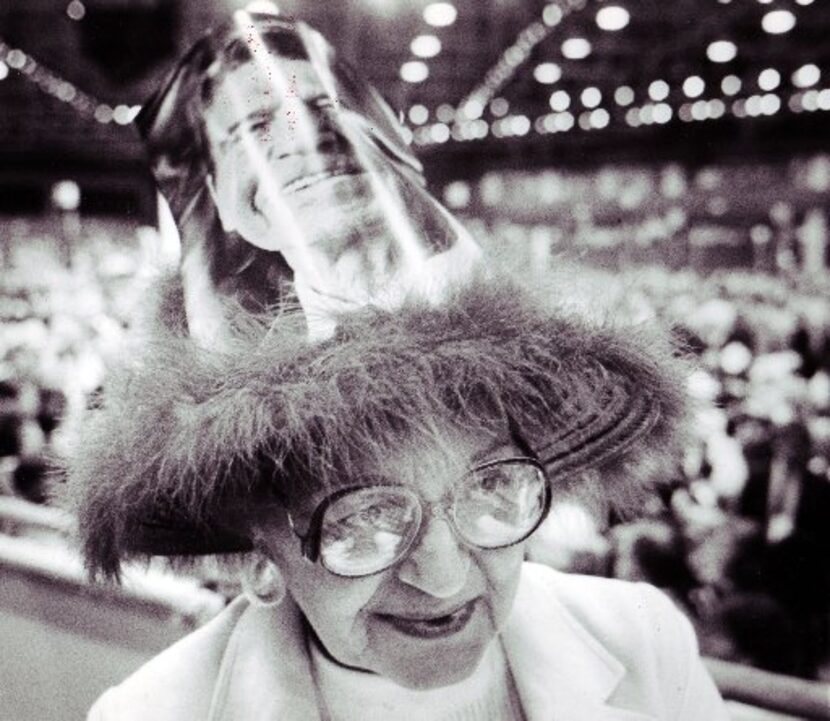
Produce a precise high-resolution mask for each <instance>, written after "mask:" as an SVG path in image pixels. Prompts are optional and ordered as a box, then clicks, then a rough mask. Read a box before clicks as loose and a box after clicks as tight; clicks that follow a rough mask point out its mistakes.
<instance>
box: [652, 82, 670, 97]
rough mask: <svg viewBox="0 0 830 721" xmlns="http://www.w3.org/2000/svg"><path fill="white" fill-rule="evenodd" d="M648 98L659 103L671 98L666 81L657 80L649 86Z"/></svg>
mask: <svg viewBox="0 0 830 721" xmlns="http://www.w3.org/2000/svg"><path fill="white" fill-rule="evenodd" d="M648 96H649V97H650V98H651V99H652V100H654V101H655V102H658V101H660V100H665V99H666V98H667V97H668V96H669V84H668V83H667V82H666V81H665V80H655V81H654V82H653V83H651V84H650V85H649V86H648Z"/></svg>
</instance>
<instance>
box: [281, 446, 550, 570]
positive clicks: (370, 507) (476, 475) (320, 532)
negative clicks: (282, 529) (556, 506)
mask: <svg viewBox="0 0 830 721" xmlns="http://www.w3.org/2000/svg"><path fill="white" fill-rule="evenodd" d="M550 496H551V490H550V484H549V482H548V479H547V476H546V475H545V471H544V468H543V467H542V466H541V464H540V463H539V462H538V461H536V460H534V459H532V458H524V457H519V458H505V459H500V460H495V461H489V462H487V463H483V464H481V465H479V466H476V467H475V468H473V469H472V470H470V471H468V472H467V473H466V474H464V476H463V477H462V478H460V479H459V480H458V481H457V482H456V483H455V484H454V485H453V486H452V487H451V488H450V489H449V491H448V492H447V494H446V495H445V496H444V498H442V499H441V500H439V501H436V502H434V503H428V502H426V501H423V500H422V499H421V498H419V497H418V495H417V494H416V493H415V492H414V491H412V490H410V489H408V488H405V487H403V486H387V485H367V486H357V487H350V488H344V489H341V490H339V491H337V492H335V493H333V494H332V495H330V496H328V497H327V498H326V499H325V500H324V501H323V502H322V503H320V505H319V506H317V508H316V509H315V510H314V512H313V514H312V516H311V520H310V522H309V526H308V531H307V532H306V533H305V534H302V533H300V532H298V531H297V529H296V528H295V526H294V519H293V518H292V517H291V514H289V516H288V519H289V522H290V524H291V528H292V529H293V530H294V533H295V534H296V535H297V536H298V537H299V538H300V540H301V541H302V550H303V555H304V556H305V557H306V558H308V559H309V560H310V561H313V562H315V563H316V562H317V561H318V560H319V561H320V563H321V564H322V565H323V566H324V567H325V568H326V569H328V570H329V571H330V572H331V573H334V574H336V575H338V576H348V577H355V576H368V575H371V574H373V573H378V572H380V571H383V570H384V569H386V568H389V567H390V566H392V565H394V564H395V563H397V562H398V561H400V560H401V559H403V558H404V557H405V556H406V554H407V553H408V551H409V549H410V548H411V546H412V544H413V543H414V541H415V539H416V538H417V537H418V534H419V532H420V530H421V526H422V524H423V521H424V518H425V515H426V514H429V515H430V516H439V517H442V518H444V519H445V520H446V521H447V522H448V523H449V525H450V526H451V527H452V529H453V530H454V532H455V534H456V535H457V536H458V538H460V539H461V540H462V541H463V542H464V543H465V544H467V545H468V546H471V547H473V548H483V549H494V548H505V547H506V546H512V545H514V544H516V543H520V542H521V541H523V540H525V539H526V538H527V537H528V536H530V534H531V533H533V532H534V531H535V530H536V529H537V528H538V527H539V524H540V523H541V522H542V521H543V520H544V518H545V516H546V515H547V512H548V509H549V508H550Z"/></svg>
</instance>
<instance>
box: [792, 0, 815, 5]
mask: <svg viewBox="0 0 830 721" xmlns="http://www.w3.org/2000/svg"><path fill="white" fill-rule="evenodd" d="M795 4H796V5H812V4H813V0H795Z"/></svg>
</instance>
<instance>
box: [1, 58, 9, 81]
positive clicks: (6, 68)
mask: <svg viewBox="0 0 830 721" xmlns="http://www.w3.org/2000/svg"><path fill="white" fill-rule="evenodd" d="M7 77H9V66H8V65H6V63H4V62H3V61H2V60H0V80H5V79H6V78H7Z"/></svg>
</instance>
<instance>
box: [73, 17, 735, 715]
mask: <svg viewBox="0 0 830 721" xmlns="http://www.w3.org/2000/svg"><path fill="white" fill-rule="evenodd" d="M138 122H139V127H140V129H141V131H142V133H143V135H144V137H145V139H146V142H147V146H148V148H149V151H150V156H151V159H152V161H153V166H154V172H155V174H156V177H157V179H158V181H159V184H160V187H161V189H162V191H163V192H164V194H165V195H166V196H167V198H168V200H169V202H170V206H171V208H172V210H173V213H174V215H175V217H176V220H177V222H178V226H179V229H180V232H181V239H182V260H181V265H180V268H179V272H178V273H177V274H176V275H175V277H173V278H168V279H166V280H164V281H160V282H159V283H158V286H157V293H156V302H155V303H154V304H152V312H151V313H148V316H149V318H148V323H147V324H146V325H145V326H144V327H143V328H142V335H141V336H140V341H139V342H138V343H136V346H135V351H134V353H131V354H129V356H128V357H129V360H128V361H126V362H125V363H123V364H122V367H121V368H120V369H119V370H117V371H114V372H113V374H112V376H111V379H110V382H109V384H108V386H107V392H106V394H105V398H104V403H103V407H102V408H100V409H98V410H96V411H93V412H92V413H91V417H90V418H89V420H88V422H87V425H86V430H85V435H84V440H83V442H82V443H81V444H80V448H82V452H79V454H78V457H77V458H76V459H75V461H74V463H73V464H72V468H71V474H70V484H69V486H70V489H71V492H72V493H71V497H72V498H73V501H74V504H75V508H76V509H77V513H78V518H79V523H80V532H81V537H82V539H83V542H84V549H85V552H86V555H87V559H88V562H89V565H90V568H91V569H92V571H93V572H95V573H98V574H101V575H104V576H109V577H117V576H118V573H119V569H120V565H121V563H122V562H123V561H124V560H128V559H136V558H146V557H149V556H156V555H161V556H169V557H172V558H173V559H174V560H175V563H177V564H182V563H184V562H186V561H187V560H188V559H190V560H193V559H197V558H198V557H199V556H203V555H205V554H223V555H224V557H226V558H228V559H229V560H228V565H229V566H235V567H236V568H238V569H240V572H241V574H242V578H243V587H244V588H245V590H246V592H245V594H243V596H241V597H240V598H239V599H237V600H235V601H233V602H232V603H231V604H230V605H229V606H228V607H227V609H226V610H225V611H223V612H222V613H221V614H220V615H219V616H218V617H217V618H215V619H214V620H213V621H211V622H210V623H208V624H207V625H206V626H204V627H203V628H201V629H200V630H198V631H196V632H195V633H193V634H192V635H190V636H189V637H187V638H185V639H184V640H182V641H180V642H178V643H176V644H175V645H173V646H172V647H171V648H170V649H168V650H167V651H165V652H164V653H162V654H161V655H160V656H158V657H157V658H155V659H154V660H152V661H151V662H149V663H148V664H147V665H146V666H144V667H143V668H142V669H140V670H139V671H138V672H137V673H135V674H134V675H133V676H132V677H131V678H129V679H127V680H126V681H124V682H123V683H122V684H121V685H119V686H118V687H116V688H113V689H110V690H109V691H107V692H106V693H105V694H104V695H103V696H102V697H101V698H100V699H99V701H98V702H97V703H96V704H95V706H94V707H93V709H92V711H91V713H90V718H91V719H96V720H101V719H153V720H154V721H159V720H160V721H165V720H168V719H169V720H170V721H173V720H174V719H175V720H176V721H183V720H186V719H193V720H194V721H195V720H196V719H199V720H204V719H210V720H212V721H220V720H223V721H230V720H231V719H239V720H243V719H244V720H245V721H256V720H258V719H262V720H263V721H264V720H265V719H330V720H332V721H340V720H344V721H345V720H347V719H362V720H365V719H435V720H438V719H440V720H444V719H447V720H449V719H458V720H461V719H469V720H471V721H472V720H474V719H493V720H495V719H499V720H507V719H526V720H527V721H537V720H541V719H555V720H556V721H575V720H576V719H586V720H587V719H628V720H631V721H633V720H634V719H666V720H671V721H677V720H691V719H700V720H701V721H704V720H705V721H712V720H713V719H722V718H725V716H724V712H723V709H722V704H721V701H720V698H719V697H718V694H717V692H716V690H715V688H714V686H713V684H712V682H711V681H710V679H709V678H708V676H707V674H706V672H705V671H704V669H703V666H702V665H701V663H700V660H699V658H698V655H697V647H696V642H695V638H694V635H693V633H692V631H691V629H690V626H689V623H688V622H687V621H685V620H684V618H683V617H682V616H681V615H680V614H679V613H678V612H677V611H676V610H675V609H674V607H673V606H672V605H671V603H670V602H669V601H668V600H666V599H665V598H664V597H663V596H661V595H660V593H659V592H657V591H655V590H654V589H652V588H650V587H648V586H644V585H629V584H625V583H621V582H616V581H610V580H606V579H597V578H588V577H579V576H568V575H565V574H562V573H558V572H555V571H553V570H550V569H548V568H545V567H541V566H535V565H533V564H529V563H525V562H524V551H525V544H526V542H527V540H528V539H529V538H530V537H531V535H532V534H533V532H534V531H535V530H536V529H537V528H538V527H539V525H540V524H541V523H542V521H543V520H544V518H545V515H546V513H547V512H548V509H549V507H550V506H551V504H552V503H556V502H557V500H558V499H559V498H562V497H564V496H566V495H567V496H572V495H573V494H578V493H580V492H581V491H583V490H586V488H587V492H590V493H592V494H593V496H594V497H595V498H596V497H601V498H603V499H605V500H607V501H608V502H609V504H611V503H616V504H624V503H625V502H626V501H628V502H630V501H631V500H632V499H633V500H636V484H635V483H634V482H632V479H633V478H635V477H637V475H638V471H637V469H638V467H639V464H641V463H652V462H654V461H655V460H656V459H659V457H660V455H661V454H662V453H664V452H666V450H667V449H668V448H670V446H671V441H672V438H673V435H674V433H675V428H676V426H677V425H678V422H679V419H680V417H681V415H682V400H681V394H680V392H679V390H678V389H679V387H680V382H679V378H680V376H679V374H678V371H677V369H676V368H675V366H674V361H673V360H672V359H671V356H670V354H665V353H664V354H662V355H660V354H659V352H658V351H657V350H655V348H656V347H657V346H656V345H655V341H654V339H650V338H648V337H646V336H644V335H643V334H642V333H638V334H633V333H632V331H631V330H630V329H629V330H628V331H625V332H622V331H615V330H614V329H613V328H611V327H610V326H608V325H607V324H605V325H600V324H596V323H590V322H588V321H586V320H585V319H583V318H580V317H579V316H578V315H577V314H576V313H575V312H573V311H571V312H566V311H565V310H563V306H562V305H561V304H557V303H556V302H555V300H554V299H553V298H554V295H553V293H552V291H551V289H550V287H545V288H533V287H532V285H533V284H532V283H531V282H530V281H529V279H527V278H521V279H517V278H515V277H514V276H512V275H511V274H509V273H507V272H501V271H499V270H498V266H497V265H496V264H495V263H494V262H491V261H489V260H488V259H486V258H484V257H483V255H482V253H481V252H480V251H479V249H478V248H477V246H476V245H475V243H474V242H473V241H472V239H471V238H469V236H467V235H466V234H465V232H464V230H463V229H462V227H461V226H460V225H459V224H458V223H457V221H455V220H454V219H453V218H452V216H450V215H449V213H447V211H446V210H445V209H444V208H443V207H441V206H440V204H438V203H437V202H436V201H435V200H434V199H433V198H432V197H431V196H430V195H429V194H428V193H426V192H425V191H424V189H423V187H424V184H423V178H422V176H421V173H420V166H419V164H418V162H417V160H415V159H414V158H413V157H412V155H411V154H410V152H409V149H408V147H407V143H406V140H405V138H404V136H403V134H402V132H401V130H400V129H399V127H398V126H397V124H396V123H395V120H394V116H393V115H392V114H391V112H390V111H389V108H388V107H387V106H386V105H385V104H384V103H383V101H382V100H381V99H380V98H379V96H378V95H377V93H376V92H375V91H374V90H373V89H372V88H370V87H369V86H367V85H365V84H364V83H362V82H361V81H360V80H358V79H357V78H356V77H355V75H354V74H353V73H352V72H351V70H350V69H349V68H348V67H347V66H345V65H343V64H342V63H341V62H339V61H338V60H337V59H336V58H335V57H334V55H333V53H332V50H331V48H330V47H329V46H328V45H327V43H326V42H325V41H324V40H323V38H322V37H321V36H320V35H319V34H317V33H316V32H314V31H313V30H311V29H310V28H308V27H307V26H305V25H303V24H301V23H294V22H291V21H288V20H283V19H278V18H276V17H273V16H265V15H248V14H246V13H237V15H236V16H235V18H234V21H233V22H232V23H229V24H228V25H227V26H226V27H224V28H222V29H220V30H218V31H215V32H213V33H211V34H209V35H207V36H206V37H205V38H203V39H202V40H201V41H200V42H199V43H198V44H197V45H196V46H195V48H194V49H193V50H192V51H191V52H190V53H189V54H188V56H186V57H185V58H184V60H183V61H182V63H181V64H180V65H179V67H178V68H177V69H176V71H175V72H174V73H173V75H172V76H171V78H170V80H169V82H168V83H167V84H166V86H165V87H164V88H162V89H161V91H160V92H159V93H158V94H157V96H156V97H155V98H154V99H153V100H152V101H151V102H150V103H149V104H148V105H147V106H146V107H145V109H144V110H143V112H142V114H141V116H140V117H139V121H138Z"/></svg>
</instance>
